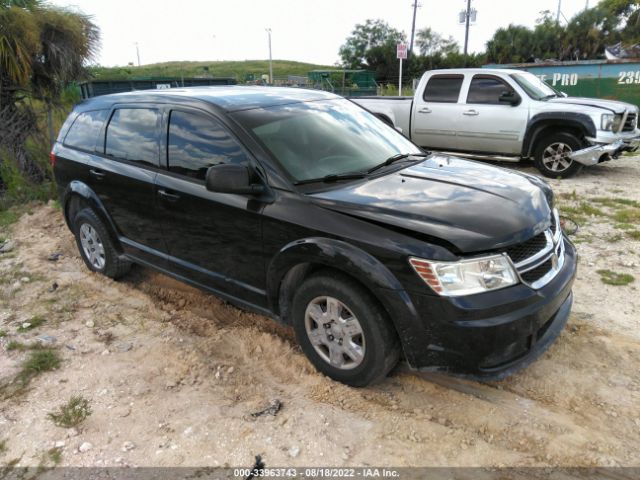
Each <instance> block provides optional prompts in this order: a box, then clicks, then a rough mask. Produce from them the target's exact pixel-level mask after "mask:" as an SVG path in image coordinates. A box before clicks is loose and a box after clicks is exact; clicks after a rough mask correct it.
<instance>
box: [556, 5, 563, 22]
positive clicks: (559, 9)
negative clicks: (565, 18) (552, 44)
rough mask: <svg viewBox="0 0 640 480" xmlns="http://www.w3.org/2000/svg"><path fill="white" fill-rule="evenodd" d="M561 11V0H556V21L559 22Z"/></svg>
mask: <svg viewBox="0 0 640 480" xmlns="http://www.w3.org/2000/svg"><path fill="white" fill-rule="evenodd" d="M561 12H562V0H558V13H556V23H560V13H561Z"/></svg>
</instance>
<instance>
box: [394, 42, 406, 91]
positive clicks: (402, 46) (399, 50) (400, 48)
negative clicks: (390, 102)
mask: <svg viewBox="0 0 640 480" xmlns="http://www.w3.org/2000/svg"><path fill="white" fill-rule="evenodd" d="M396 58H398V59H399V60H400V78H399V80H398V96H399V97H401V96H402V60H404V59H405V58H407V44H406V43H399V44H398V45H397V47H396Z"/></svg>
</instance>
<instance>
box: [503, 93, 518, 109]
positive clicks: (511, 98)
mask: <svg viewBox="0 0 640 480" xmlns="http://www.w3.org/2000/svg"><path fill="white" fill-rule="evenodd" d="M498 101H499V102H500V103H507V104H509V105H511V106H512V107H515V106H516V105H518V104H519V103H520V95H518V94H517V93H516V92H514V91H513V90H511V91H509V92H506V91H505V92H502V93H501V94H500V98H498Z"/></svg>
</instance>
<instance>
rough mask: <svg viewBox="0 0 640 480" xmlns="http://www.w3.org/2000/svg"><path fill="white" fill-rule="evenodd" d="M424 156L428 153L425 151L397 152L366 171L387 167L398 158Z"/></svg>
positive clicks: (371, 171)
mask: <svg viewBox="0 0 640 480" xmlns="http://www.w3.org/2000/svg"><path fill="white" fill-rule="evenodd" d="M426 156H428V154H426V153H398V154H396V155H393V156H391V157H389V158H387V159H386V160H385V161H384V162H382V163H380V164H378V165H376V166H375V167H373V168H370V169H369V170H367V173H373V172H375V171H376V170H380V169H381V168H384V167H388V166H389V165H391V164H392V163H395V162H397V161H399V160H404V159H405V158H409V157H426Z"/></svg>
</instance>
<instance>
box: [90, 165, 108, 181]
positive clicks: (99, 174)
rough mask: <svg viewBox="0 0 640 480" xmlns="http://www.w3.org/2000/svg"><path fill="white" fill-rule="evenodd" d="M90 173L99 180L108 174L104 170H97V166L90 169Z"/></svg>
mask: <svg viewBox="0 0 640 480" xmlns="http://www.w3.org/2000/svg"><path fill="white" fill-rule="evenodd" d="M89 173H90V174H91V176H92V177H94V178H97V179H98V180H102V179H103V178H104V177H105V175H106V173H104V172H103V171H102V170H96V169H95V168H92V169H91V170H89Z"/></svg>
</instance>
